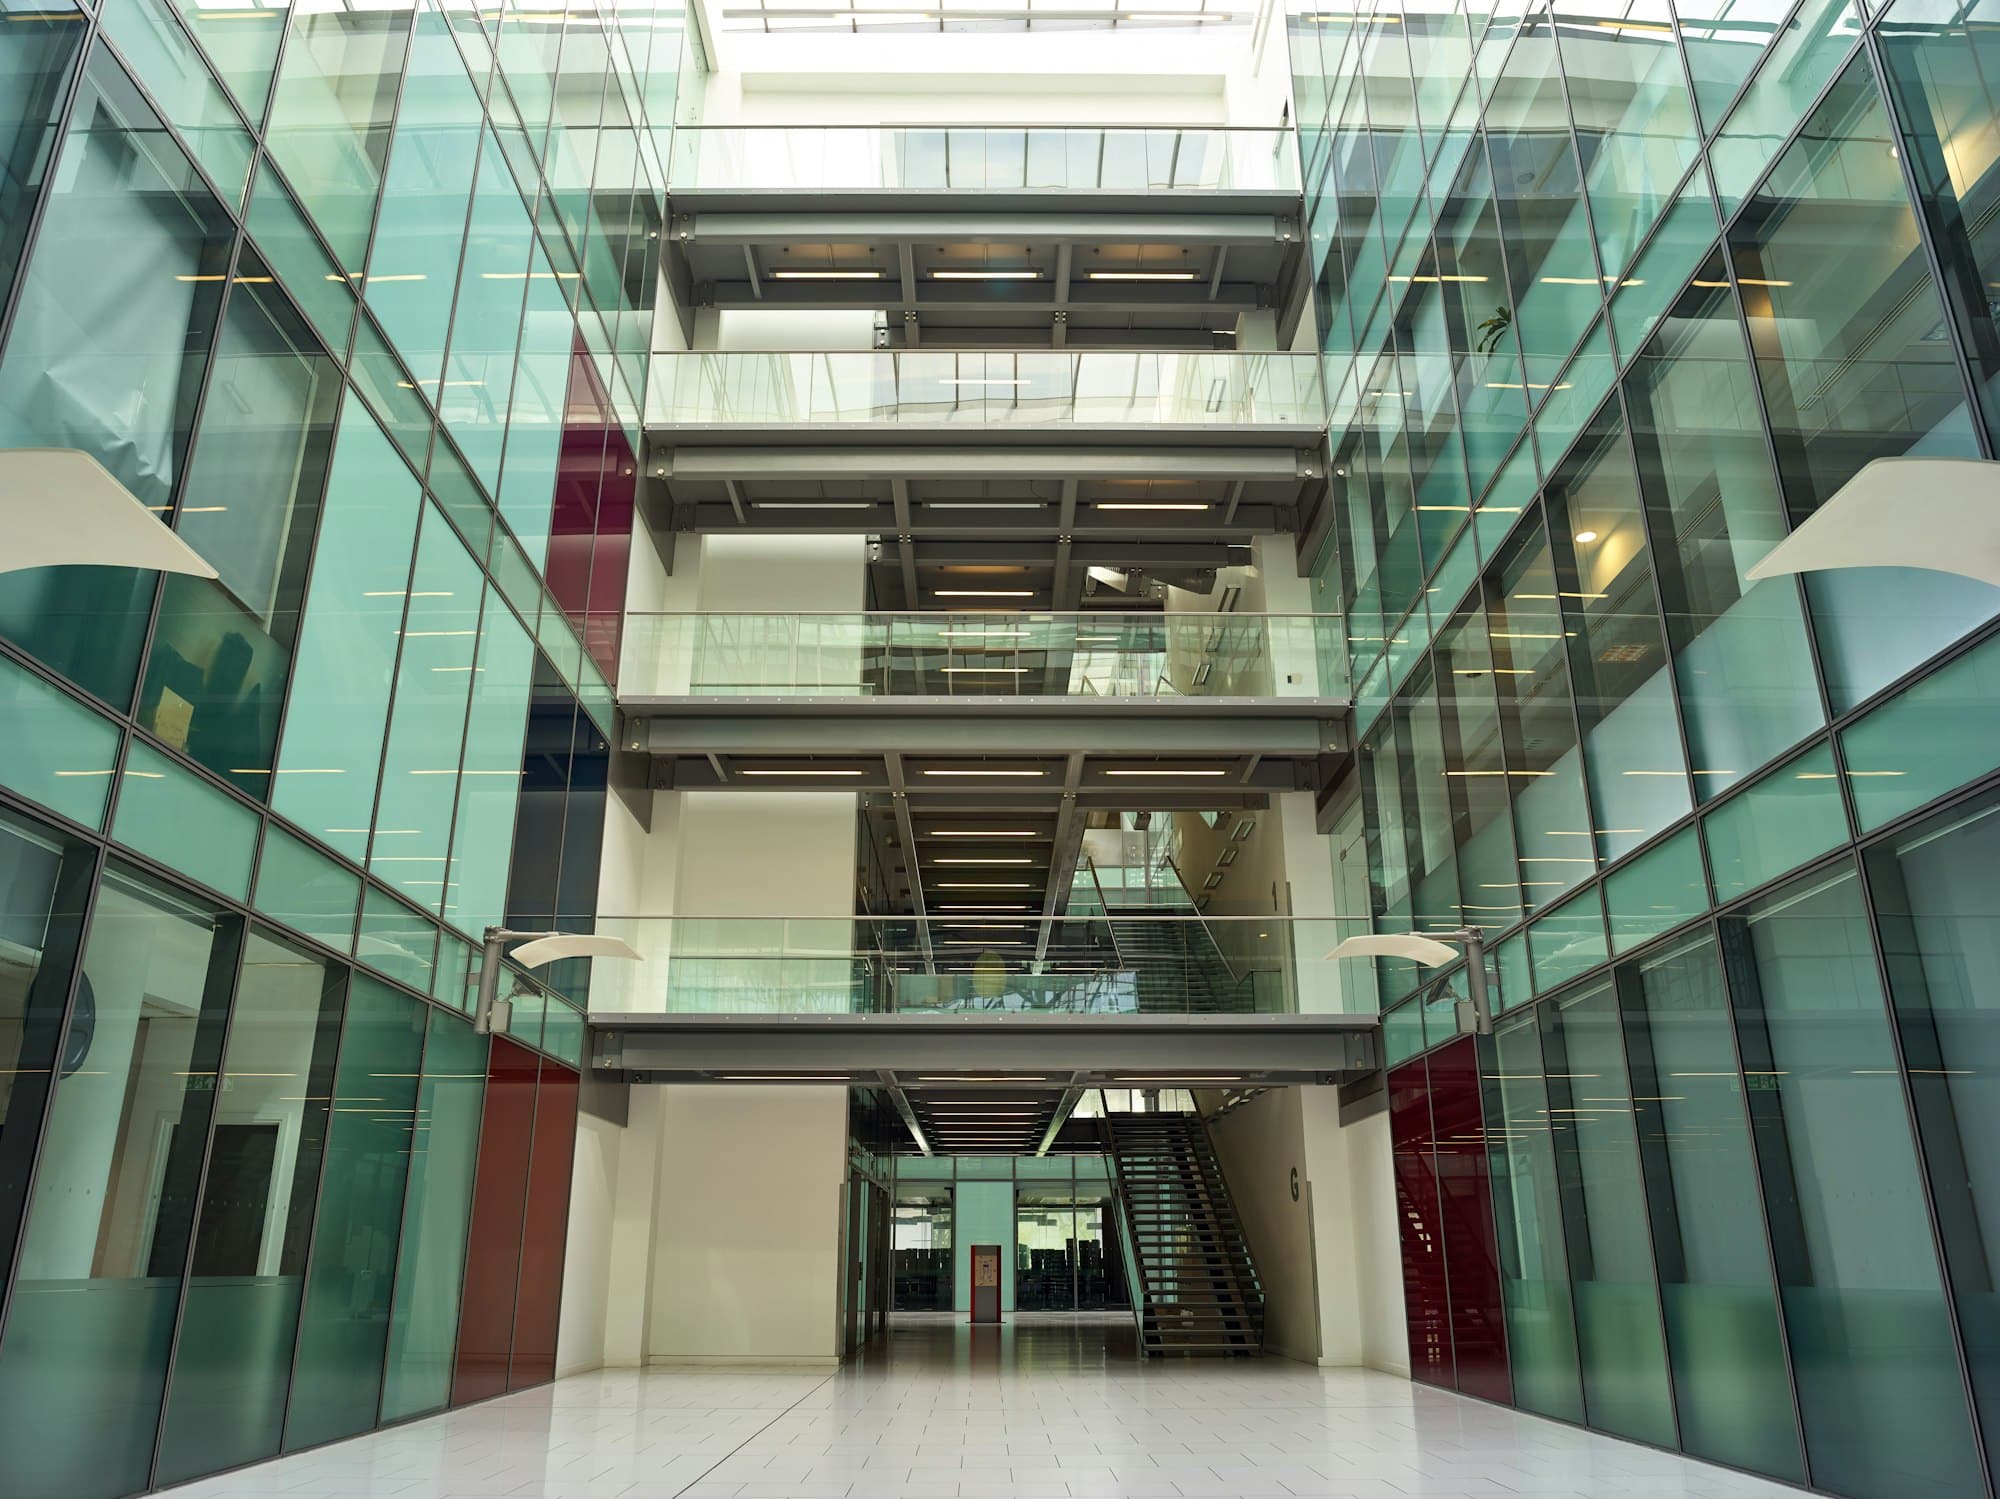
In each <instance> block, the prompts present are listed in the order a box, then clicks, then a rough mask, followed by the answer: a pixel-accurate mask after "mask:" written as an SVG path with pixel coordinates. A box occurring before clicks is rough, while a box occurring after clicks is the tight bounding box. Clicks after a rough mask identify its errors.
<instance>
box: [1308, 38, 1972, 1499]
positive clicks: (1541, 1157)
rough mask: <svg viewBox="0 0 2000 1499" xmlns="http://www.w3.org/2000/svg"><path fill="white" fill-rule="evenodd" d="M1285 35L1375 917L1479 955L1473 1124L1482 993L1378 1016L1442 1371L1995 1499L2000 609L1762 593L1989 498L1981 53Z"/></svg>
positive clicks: (1887, 45)
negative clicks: (1951, 475)
mask: <svg viewBox="0 0 2000 1499" xmlns="http://www.w3.org/2000/svg"><path fill="white" fill-rule="evenodd" d="M1289 28H1290V42H1291V63H1292V73H1293V80H1294V99H1295V103H1296V108H1297V111H1298V117H1299V140H1300V149H1301V160H1302V165H1303V168H1304V176H1303V180H1304V182H1305V184H1306V214H1307V222H1308V225H1309V235H1308V239H1309V244H1310V249H1311V253H1312V255H1313V256H1314V258H1315V265H1314V268H1313V274H1314V287H1315V303H1316V312H1317V317H1318V322H1317V327H1318V331H1319V334H1320V340H1321V348H1322V350H1323V353H1324V355H1325V358H1326V369H1327V385H1328V390H1329V392H1330V402H1331V406H1332V409H1333V411H1334V413H1335V415H1334V419H1333V422H1332V426H1331V430H1330V432H1329V439H1328V440H1329V448H1330V452H1331V455H1332V460H1333V469H1334V473H1333V483H1332V486H1331V494H1330V497H1329V515H1330V519H1331V522H1332V524H1331V526H1330V528H1329V533H1328V536H1327V540H1326V543H1325V545H1324V547H1323V550H1322V552H1321V554H1320V556H1319V557H1318V558H1316V559H1314V561H1313V563H1312V569H1311V570H1312V575H1313V586H1314V588H1315V597H1316V598H1317V599H1319V600H1320V601H1321V603H1320V607H1322V608H1325V609H1327V610H1328V611H1330V612H1332V611H1339V612H1342V613H1343V614H1344V615H1345V617H1346V618H1347V620H1348V638H1347V646H1348V652H1349V658H1350V673H1351V679H1352V680H1353V681H1354V682H1355V684H1356V686H1355V692H1354V698H1355V713H1356V727H1357V735H1358V744H1357V750H1358V753H1357V757H1356V758H1357V774H1358V776H1359V789H1360V793H1361V795H1360V799H1359V806H1360V809H1361V818H1362V838H1361V840H1360V847H1361V849H1362V850H1363V851H1364V853H1365V860H1366V864H1367V872H1368V882H1367V888H1368V899H1369V903H1370V907H1371V915H1372V918H1373V922H1374V925H1375V927H1376V929H1377V930H1386V931H1404V930H1411V929H1416V930H1423V929H1425V928H1436V927H1445V926H1458V925H1461V924H1464V923H1466V922H1475V923H1477V924H1479V925H1481V926H1482V927H1484V928H1486V929H1487V932H1488V939H1489V951H1490V952H1491V953H1492V972H1491V977H1492V980H1493V983H1494V985H1495V987H1496V990H1497V994H1498V1002H1499V1008H1500V1009H1501V1011H1502V1015H1503V1018H1502V1024H1501V1026H1500V1029H1499V1031H1498V1033H1497V1034H1496V1035H1495V1036H1494V1037H1493V1038H1491V1040H1481V1041H1480V1042H1479V1043H1478V1046H1479V1064H1478V1070H1479V1074H1480V1075H1479V1079H1478V1095H1479V1096H1478V1104H1479V1110H1478V1113H1477V1115H1476V1116H1475V1115H1473V1114H1471V1113H1469V1112H1467V1111H1466V1110H1465V1109H1464V1107H1463V1104H1462V1102H1461V1091H1460V1086H1459V1078H1460V1075H1461V1074H1460V1068H1459V1064H1458V1062H1457V1060H1456V1058H1457V1049H1458V1048H1459V1047H1460V1046H1462V1045H1463V1044H1465V1043H1464V1042H1463V1041H1461V1039H1460V1038H1457V1037H1456V1035H1455V1029H1454V1025H1453V1016H1452V1013H1451V1008H1450V1005H1449V1004H1448V1003H1447V1002H1442V1001H1439V1002H1432V999H1433V996H1434V994H1438V993H1443V994H1445V995H1446V997H1447V999H1448V997H1449V994H1450V993H1451V992H1457V990H1459V989H1462V980H1461V979H1459V978H1457V977H1455V976H1452V975H1447V976H1446V983H1445V984H1444V985H1433V986H1430V987H1429V988H1426V987H1425V985H1426V979H1425V978H1424V977H1423V976H1421V975H1420V973H1419V971H1418V970H1416V969H1414V968H1413V967H1412V966H1410V965H1406V964H1399V963H1390V962H1383V963H1380V964H1379V965H1378V966H1377V973H1376V980H1377V987H1378V990H1379V992H1380V994H1381V996H1382V1001H1383V1005H1384V1008H1385V1011H1386V1013H1385V1016H1384V1036H1385V1044H1386V1046H1387V1050H1388V1055H1389V1057H1390V1060H1391V1061H1392V1062H1393V1063H1395V1064H1396V1065H1395V1067H1394V1069H1393V1070H1392V1072H1391V1076H1390V1089H1389V1095H1390V1097H1389V1102H1390V1122H1391V1134H1392V1140H1393V1157H1394V1162H1395V1176H1396V1183H1397V1191H1398V1197H1399V1203H1400V1206H1401V1210H1402V1227H1403V1256H1404V1269H1405V1296H1406V1300H1407V1303H1408V1315H1409V1324H1410V1331H1411V1349H1412V1366H1413V1369H1414V1371H1415V1373H1416V1375H1417V1377H1418V1378H1419V1379H1423V1380H1428V1381H1430V1382H1433V1383H1438V1384H1443V1385H1446V1386H1448V1387H1453V1388H1469V1387H1471V1385H1472V1384H1474V1383H1476V1382H1477V1381H1478V1380H1479V1379H1480V1377H1481V1375H1482V1372H1483V1371H1484V1369H1485V1367H1486V1365H1485V1352H1484V1344H1483V1343H1482V1338H1490V1336H1491V1333H1490V1332H1489V1329H1491V1330H1493V1331H1500V1332H1504V1340H1503V1344H1502V1346H1503V1347H1504V1357H1505V1368H1506V1372H1507V1375H1508V1378H1509V1381H1510V1383H1511V1390H1509V1391H1506V1392H1499V1393H1496V1395H1495V1398H1500V1399H1511V1400H1512V1401H1513V1402H1514V1403H1517V1404H1519V1405H1520V1406H1522V1407H1523V1408H1525V1409H1530V1410H1535V1411H1538V1412H1540V1413H1543V1414H1548V1415H1552V1416H1556V1417H1558V1418H1560V1419H1564V1420H1570V1421H1577V1422H1581V1423H1584V1424H1587V1425H1590V1426H1593V1427H1597V1428H1600V1429H1603V1430H1605V1431H1609V1432H1614V1433H1617V1434H1619V1435H1622V1436H1628V1437H1636V1438H1638V1439H1641V1440H1644V1441H1649V1442H1653V1443H1657V1444H1660V1445H1663V1446H1671V1447H1678V1448H1681V1449H1683V1450H1685V1451H1688V1452H1690V1453H1693V1454H1696V1455H1698V1456H1701V1457H1704V1458H1707V1459H1710V1460H1713V1461H1717V1462H1721V1463H1725V1464H1728V1465H1730V1466H1734V1467H1737V1468H1741V1469H1745V1470H1748V1471H1752V1472H1757V1473H1762V1474H1767V1475H1769V1476H1771V1477H1774V1478H1778V1479H1781V1480H1784V1481H1787V1482H1794V1483H1802V1484H1806V1485H1809V1486H1811V1487H1814V1488H1816V1489H1822V1490H1825V1491H1828V1492H1831V1493H1837V1494H1843V1495H1857V1496H1859V1495H1868V1496H1874V1495H1884V1496H1886V1495H1892V1494H1893V1495H1898V1496H1936V1499H1944V1496H1947V1495H1952V1496H1955V1495H1959V1494H1975V1493H1990V1492H1992V1487H1991V1485H1992V1474H1993V1453H1992V1443H1993V1440H1994V1433H1995V1420H1996V1416H2000V1412H1996V1409H1995V1391H1996V1388H2000V1377H1996V1375H1995V1373H1994V1370H1995V1367H1996V1365H1995V1362H1994V1360H1995V1349H1996V1347H2000V1338H1996V1337H1995V1336H1994V1334H1993V1327H1994V1325H1995V1324H1994V1319H1993V1316H1992V1312H1991V1308H1990V1305H1989V1303H1990V1301H1991V1298H1992V1293H1991V1287H1992V1284H1993V1279H1994V1269H1993V1261H1992V1256H1991V1254H1990V1252H1989V1250H1988V1249H1987V1247H1986V1245H1987V1239H1988V1229H1987V1225H1986V1224H1985V1223H1984V1221H1983V1218H1982V1210H1981V1208H1980V1203H1981V1202H1982V1201H1983V1200H1984V1196H1985V1195H1991V1194H1990V1193H1988V1194H1984V1195H1982V1192H1981V1190H1980V1170H1981V1167H1980V1160H1979V1157H1980V1151H1979V1149H1978V1145H1977V1143H1976V1142H1977V1141H1978V1140H1979V1138H1980V1135H1979V1119H1980V1117H1981V1116H1980V1115H1979V1112H1978V1111H1979V1108H1980V1106H1981V1094H1980V1091H1979V1089H1980V1084H1979V1079H1980V1078H1981V1077H1982V1076H1983V1075H1984V1073H1985V1071H1986V1070H1989V1069H1985V1068H1983V1067H1982V1065H1981V1061H1980V1055H1979V1048H1978V1045H1977V1043H1976V1040H1975V1039H1974V1038H1976V1037H1977V1036H1978V1035H1979V1034H1980V1032H1981V1027H1980V1026H1979V1025H1978V1023H1977V1013H1978V1011H1979V1009H1980V1008H1981V1006H1982V1004H1984V1003H1985V1002H1986V1001H1985V997H1984V991H1985V989H1987V988H1990V987H1991V985H1990V984H1988V983H1987V982H1986V980H1985V979H1984V978H1983V977H1982V975H1983V974H1984V973H1985V972H1986V969H1988V968H1990V967H1991V966H1992V965H1991V964H1990V963H1986V962H1984V948H1983V947H1982V946H1981V944H1982V942H1983V941H1984V937H1983V936H1982V933H1983V932H1984V931H1985V926H1986V925H1990V922H1988V919H1987V915H1986V913H1985V905H1984V904H1982V901H1981V895H1980V892H1981V891H1983V890H1984V889H1985V888H1986V886H1987V885H1989V884H1990V881H1989V880H1986V879H1984V878H1982V877H1981V876H1980V874H1979V873H1978V871H1979V870H1980V869H1981V868H1982V867H1983V866H1982V865H1981V864H1980V863H1979V860H1980V858H1981V857H1982V851H1983V848H1984V843H1985V841H1987V839H1988V834H1987V832H1986V824H1987V822H1988V820H1989V816H1988V814H1989V811H1990V806H1991V803H1992V800H1993V798H1994V797H1995V796H1996V795H2000V792H1997V791H1995V790H1994V789H1993V788H1994V787H1995V786H1996V785H2000V749H1996V745H2000V737H1995V735H1994V734H1993V733H1991V732H1988V731H1987V729H1986V728H1985V727H1984V726H1986V725H1991V724H1995V723H1996V722H2000V644H1997V643H1995V642H1994V641H1993V640H1992V638H1991V636H1992V633H1993V629H1994V625H1993V621H1994V618H1995V615H1996V612H2000V602H1996V601H1997V600H2000V594H1995V592H1994V591H1993V590H1992V589H1990V588H1987V587H1985V586H1983V585H1980V584H1977V583H1972V582H1970V581H1969V580H1965V579H1960V578H1956V577H1951V576H1947V575H1944V574H1936V573H1916V572H1911V571H1904V570H1896V569H1887V568H1878V569H1857V570H1849V571H1845V572H1840V573H1827V574H1817V575H1812V576H1810V577H1808V578H1806V579H1804V580H1801V579H1799V578H1796V577H1788V576H1786V577H1776V578H1771V579H1766V580H1762V581H1759V580H1756V579H1753V578H1752V577H1751V576H1750V572H1751V569H1752V568H1753V567H1754V566H1755V565H1756V564H1757V563H1758V561H1759V560H1761V559H1762V558H1763V557H1764V556H1765V554H1766V553H1767V552H1768V551H1769V550H1770V549H1771V547H1772V546H1773V545H1775V544H1776V543H1777V542H1778V541H1779V540H1781V539H1782V538H1783V537H1784V536H1785V535H1786V534H1787V532H1788V531H1789V530H1790V529H1791V528H1792V527H1794V526H1796V525H1798V524H1799V523H1800V522H1801V521H1803V520H1804V519H1805V518H1806V517H1808V516H1810V515H1812V514H1813V513H1814V512H1815V511H1816V510H1817V509H1818V508H1819V507H1820V506H1822V505H1824V504H1826V503H1827V501H1828V500H1829V499H1830V498H1831V497H1832V496H1833V495H1835V494H1836V493H1838V492H1839V491H1840V489H1841V487H1842V486H1843V485H1844V484H1845V483H1846V482H1847V480H1848V479H1850V478H1851V477H1852V476H1853V475H1854V474H1855V473H1857V472H1858V471H1859V470H1860V469H1861V468H1862V467H1863V466H1864V465H1866V464H1867V463H1869V462H1870V461H1872V460H1875V459H1878V458H1896V457H1902V456H1906V455H1912V456H1935V457H1961V458H1988V457H1991V456H1993V454H1994V453H1995V451H1996V448H1995V441H1996V438H2000V426H1996V424H1995V411H1996V409H2000V407H1996V402H1995V399H1994V390H1995V389H1996V386H1995V376H1996V374H2000V334H1996V331H1995V322H1994V318H1993V315H1992V291H1991V288H1990V286H1989V284H1988V283H1990V282H1992V281H1994V280H1995V278H1996V276H2000V251H1996V248H1995V245H1994V243H1991V242H1990V241H1991V240H1992V236H1991V233H1990V231H1989V224H1990V221H1991V220H1992V219H1993V214H1992V212H1991V206H1992V205H1991V200H1992V198H1993V195H1994V192H1995V184H1996V183H2000V172H1996V171H1995V170H1994V165H1995V163H1996V162H2000V129H1997V128H1996V125H1995V117H1996V103H1995V98H1996V96H1995V94H1994V91H1993V85H1992V82H1991V79H1992V76H1993V75H1994V72H1995V70H1994V69H1993V68H1989V67H1987V66H1986V63H1987V62H1988V61H1992V60H2000V51H1996V50H1995V49H1996V46H2000V43H1996V38H2000V10H1996V9H1994V8H1993V7H1992V6H1990V5H1982V4H1972V5H1961V6H1950V5H1942V4H1935V3H1930V0H1894V3H1892V4H1887V5H1880V6H1856V5H1848V4H1844V3H1839V0H1799V3H1785V0H1780V3H1777V4H1775V5H1773V6H1765V7H1763V8H1762V9H1759V10H1756V11H1755V12H1754V14H1753V13H1750V12H1745V11H1743V10H1742V9H1741V8H1740V7H1737V8H1734V9H1732V8H1730V7H1727V6H1721V5H1711V4H1688V3H1676V4H1674V5H1672V6H1668V5H1666V4H1664V3H1662V4H1654V5H1646V4H1641V5H1639V6H1637V7H1632V6H1627V7H1625V8H1623V9H1621V10H1619V11H1618V12H1617V14H1616V15H1615V16H1611V17H1610V18H1609V19H1606V18H1605V16H1604V15H1603V14H1600V13H1597V12H1589V13H1585V12H1583V11H1579V10H1577V9H1576V8H1574V7H1570V6H1566V5H1564V4H1561V3H1553V4H1552V3H1549V0H1533V3H1530V4H1527V5H1526V6H1519V7H1514V8H1511V9H1509V8H1506V7H1502V8H1500V9H1498V10H1493V9H1491V8H1488V7H1482V6H1476V5H1469V4H1465V5H1460V4H1446V5H1444V6H1442V7H1434V8H1432V9H1430V10H1426V11H1424V12H1423V13H1422V14H1418V13H1416V12H1415V11H1414V10H1413V9H1412V8H1410V7H1407V6H1402V5H1395V4H1388V5H1380V6H1370V5H1363V6H1362V7H1360V8H1358V9H1356V10H1353V11H1341V12H1334V13H1329V12H1325V11H1323V10H1312V9H1309V8H1299V10H1298V12H1297V13H1296V14H1294V15H1292V16H1291V17H1290V20H1289ZM1433 370H1435V371H1436V372H1437V374H1438V375H1439V376H1442V375H1443V374H1444V372H1445V371H1447V370H1448V371H1449V381H1448V385H1440V384H1437V383H1433V379H1434V377H1433V375H1432V373H1431V372H1432V371H1433ZM1985 904H1990V902H1987V903H1985ZM1433 977H1435V976H1434V975H1433ZM1468 1153H1473V1154H1479V1155H1482V1156H1483V1164H1481V1165H1478V1166H1472V1165H1469V1164H1468V1163H1467V1162H1466V1161H1465V1160H1464V1159H1462V1157H1464V1156H1465V1155H1466V1154H1468ZM1468 1174H1470V1175H1483V1177H1484V1179H1485V1180H1486V1182H1487V1183H1488V1185H1489V1187H1490V1190H1491V1196H1492V1204H1493V1220H1492V1221H1493V1239H1494V1253H1495V1255H1496V1261H1495V1269H1494V1271H1493V1273H1491V1274H1490V1275H1489V1274H1488V1273H1487V1272H1486V1270H1485V1267H1484V1265H1483V1263H1482V1262H1481V1261H1479V1260H1477V1259H1474V1260H1472V1261H1471V1263H1472V1265H1473V1266H1474V1269H1473V1271H1472V1273H1470V1274H1469V1275H1466V1276H1461V1274H1460V1273H1459V1270H1458V1266H1459V1264H1460V1263H1461V1262H1462V1260H1463V1258H1464V1256H1463V1255H1460V1256H1458V1257H1454V1255H1453V1252H1452V1246H1453V1232H1454V1221H1453V1214H1452V1212H1451V1200H1450V1199H1451V1184H1452V1182H1453V1181H1454V1179H1455V1178H1458V1177H1462V1176H1465V1175H1468Z"/></svg>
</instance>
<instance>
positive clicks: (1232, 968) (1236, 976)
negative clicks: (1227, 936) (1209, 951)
mask: <svg viewBox="0 0 2000 1499" xmlns="http://www.w3.org/2000/svg"><path fill="white" fill-rule="evenodd" d="M1167 868H1169V869H1171V870H1172V871H1173V872H1174V879H1175V880H1176V881H1177V882H1178V883H1179V885H1180V887H1181V893H1182V894H1184V895H1185V896H1187V898H1188V904H1189V905H1191V906H1193V907H1194V914H1195V919H1196V920H1198V921H1199V922H1200V923H1201V931H1202V935H1203V936H1205V937H1206V938H1208V944H1209V946H1211V947H1213V948H1214V949H1215V955H1216V956H1217V957H1218V958H1220V959H1222V966H1223V969H1224V970H1225V971H1226V972H1227V973H1228V974H1229V981H1230V982H1231V983H1232V984H1241V983H1242V982H1243V975H1241V974H1240V973H1238V972H1237V971H1236V965H1235V964H1234V963H1232V962H1230V961H1229V954H1228V953H1226V952H1224V951H1223V950H1222V944H1221V943H1220V942H1217V941H1216V940H1215V929H1214V928H1213V927H1211V926H1210V925H1209V924H1208V916H1207V914H1206V913H1205V912H1204V911H1203V910H1202V908H1201V903H1200V902H1199V901H1197V900H1196V899H1195V898H1194V891H1193V890H1192V889H1191V888H1190V887H1189V885H1188V882H1187V876H1186V875H1184V874H1182V873H1181V867H1180V865H1178V864H1176V863H1175V862H1174V856H1173V855H1172V854H1168V855H1167Z"/></svg>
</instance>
